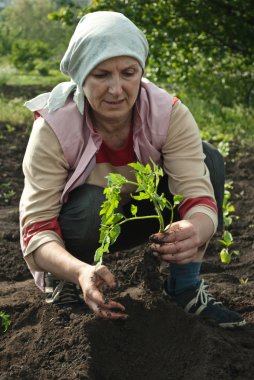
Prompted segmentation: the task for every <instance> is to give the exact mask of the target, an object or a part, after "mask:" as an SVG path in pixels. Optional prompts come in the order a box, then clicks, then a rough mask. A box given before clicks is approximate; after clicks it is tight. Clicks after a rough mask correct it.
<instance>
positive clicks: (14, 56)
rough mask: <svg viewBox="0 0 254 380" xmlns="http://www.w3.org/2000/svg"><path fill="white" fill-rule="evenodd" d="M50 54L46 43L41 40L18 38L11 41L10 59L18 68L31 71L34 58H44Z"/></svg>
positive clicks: (34, 65)
mask: <svg viewBox="0 0 254 380" xmlns="http://www.w3.org/2000/svg"><path fill="white" fill-rule="evenodd" d="M49 56H50V51H49V48H48V45H47V44H46V43H45V42H42V41H36V40H24V39H19V40H16V41H14V42H13V44H12V51H11V60H12V62H13V64H14V66H15V67H16V68H18V69H20V70H24V71H32V70H33V69H34V68H35V67H36V60H38V59H40V61H41V60H44V59H47V58H48V57H49Z"/></svg>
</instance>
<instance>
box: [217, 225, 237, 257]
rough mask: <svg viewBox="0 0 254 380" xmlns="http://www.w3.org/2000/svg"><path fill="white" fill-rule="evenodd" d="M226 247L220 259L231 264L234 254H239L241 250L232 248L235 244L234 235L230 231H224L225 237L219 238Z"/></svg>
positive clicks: (221, 252)
mask: <svg viewBox="0 0 254 380" xmlns="http://www.w3.org/2000/svg"><path fill="white" fill-rule="evenodd" d="M218 241H219V242H220V243H221V244H222V245H223V246H224V248H222V250H221V251H220V259H221V262H222V263H223V264H230V263H231V260H232V255H236V256H239V251H236V250H232V251H231V250H230V247H231V246H232V245H233V244H234V242H233V236H232V234H231V233H230V232H229V231H224V233H223V238H222V239H221V240H218Z"/></svg>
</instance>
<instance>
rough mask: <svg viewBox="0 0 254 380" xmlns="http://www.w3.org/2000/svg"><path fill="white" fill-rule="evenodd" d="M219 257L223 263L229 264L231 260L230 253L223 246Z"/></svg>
mask: <svg viewBox="0 0 254 380" xmlns="http://www.w3.org/2000/svg"><path fill="white" fill-rule="evenodd" d="M220 259H221V262H222V263H223V264H230V262H231V254H230V253H228V250H227V248H223V249H222V250H221V251H220Z"/></svg>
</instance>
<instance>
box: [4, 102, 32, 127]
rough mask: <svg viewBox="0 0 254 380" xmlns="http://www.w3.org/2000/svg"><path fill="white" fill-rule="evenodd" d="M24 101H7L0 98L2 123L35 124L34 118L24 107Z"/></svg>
mask: <svg viewBox="0 0 254 380" xmlns="http://www.w3.org/2000/svg"><path fill="white" fill-rule="evenodd" d="M24 101H25V100H24V99H23V98H14V99H6V98H4V97H3V96H0V110H1V118H0V121H1V122H2V123H6V124H11V125H17V124H18V125H21V124H22V125H24V124H26V125H30V124H31V123H32V122H33V116H32V114H31V112H30V111H29V110H28V109H27V108H26V107H24Z"/></svg>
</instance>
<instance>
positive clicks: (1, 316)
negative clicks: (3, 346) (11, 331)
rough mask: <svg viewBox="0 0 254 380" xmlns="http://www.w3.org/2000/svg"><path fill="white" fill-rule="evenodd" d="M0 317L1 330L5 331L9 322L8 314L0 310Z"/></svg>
mask: <svg viewBox="0 0 254 380" xmlns="http://www.w3.org/2000/svg"><path fill="white" fill-rule="evenodd" d="M0 319H1V324H2V328H3V331H4V332H6V331H7V330H8V328H9V326H10V324H11V317H10V315H9V314H7V313H5V312H4V311H0Z"/></svg>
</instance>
